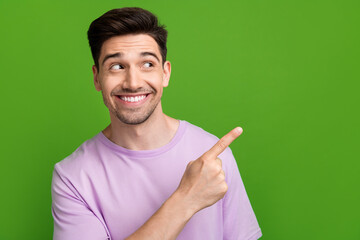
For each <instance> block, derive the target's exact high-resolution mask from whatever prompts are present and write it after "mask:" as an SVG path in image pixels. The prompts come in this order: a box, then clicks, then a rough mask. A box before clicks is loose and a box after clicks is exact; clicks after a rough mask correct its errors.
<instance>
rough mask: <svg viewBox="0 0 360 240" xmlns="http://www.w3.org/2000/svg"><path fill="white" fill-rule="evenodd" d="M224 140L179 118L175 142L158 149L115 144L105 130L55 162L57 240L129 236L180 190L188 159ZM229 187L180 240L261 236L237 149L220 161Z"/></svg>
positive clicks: (224, 154)
mask: <svg viewBox="0 0 360 240" xmlns="http://www.w3.org/2000/svg"><path fill="white" fill-rule="evenodd" d="M217 141H218V138H217V137H215V136H214V135H211V134H209V133H207V132H205V131H204V130H202V129H201V128H199V127H197V126H194V125H192V124H190V123H188V122H186V121H180V125H179V128H178V130H177V132H176V134H175V136H174V137H173V139H172V140H171V141H170V142H169V143H168V144H166V145H165V146H162V147H160V148H157V149H154V150H143V151H134V150H129V149H126V148H123V147H120V146H118V145H116V144H115V143H113V142H111V141H110V140H109V139H108V138H106V137H105V136H104V134H103V133H102V132H100V133H99V134H97V135H96V136H95V137H93V138H92V139H90V140H88V141H86V142H84V143H83V144H82V145H81V146H80V147H79V148H78V149H76V151H75V152H74V153H72V154H71V155H70V156H68V157H67V158H65V159H64V160H62V161H61V162H59V163H57V164H56V165H55V169H54V173H53V180H52V214H53V217H54V239H56V240H70V239H87V240H92V239H94V240H95V239H99V240H100V239H103V240H105V239H112V240H117V239H124V238H126V237H128V236H129V235H131V234H132V233H133V232H135V231H136V230H137V229H138V228H140V227H141V226H142V225H143V224H144V223H145V222H146V221H147V220H148V219H149V218H150V217H151V216H152V215H153V214H154V213H155V212H156V211H157V210H158V209H159V208H160V207H161V205H162V204H163V203H164V201H165V200H166V199H168V198H169V197H170V195H171V194H172V193H173V192H174V191H175V190H176V189H177V187H178V186H179V183H180V180H181V178H182V176H183V174H184V171H185V169H186V166H187V164H188V162H189V161H191V160H196V159H197V158H198V157H200V156H201V155H202V154H203V153H204V152H206V151H207V150H209V149H210V148H211V147H212V146H213V145H214V144H215V143H216V142H217ZM219 158H220V159H222V162H223V165H222V166H223V169H224V172H225V176H226V183H227V184H228V187H229V188H228V191H227V193H226V194H225V196H224V198H223V199H221V200H219V201H218V202H216V203H215V204H214V205H212V206H210V207H207V208H204V209H202V210H201V211H199V212H197V213H196V214H195V215H194V216H193V217H192V218H191V219H190V221H189V222H188V223H187V224H186V225H185V227H184V229H183V230H182V232H181V233H180V234H179V236H178V238H177V239H179V240H192V239H196V240H199V239H200V240H201V239H207V240H211V239H214V240H215V239H216V240H219V239H230V240H238V239H246V240H248V239H251V240H252V239H258V238H260V236H261V230H260V228H259V225H258V223H257V220H256V217H255V214H254V212H253V210H252V207H251V205H250V202H249V199H248V197H247V194H246V191H245V188H244V185H243V182H242V180H241V177H240V174H239V171H238V167H237V164H236V161H235V159H234V157H233V155H232V152H231V150H230V148H227V149H226V150H225V151H224V152H223V153H222V154H221V155H220V156H219Z"/></svg>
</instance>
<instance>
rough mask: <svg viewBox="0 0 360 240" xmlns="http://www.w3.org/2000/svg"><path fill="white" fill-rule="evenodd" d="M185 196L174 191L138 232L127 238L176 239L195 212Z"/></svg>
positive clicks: (127, 239) (130, 239) (131, 239)
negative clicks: (185, 199) (188, 205)
mask: <svg viewBox="0 0 360 240" xmlns="http://www.w3.org/2000/svg"><path fill="white" fill-rule="evenodd" d="M183 199H184V198H183V196H182V195H181V194H180V193H179V192H176V191H175V192H174V193H173V194H172V195H171V196H170V197H169V198H168V199H167V200H166V201H165V202H164V204H163V205H162V206H161V207H160V208H159V209H158V210H157V211H156V212H155V213H154V215H152V216H151V218H149V220H147V221H146V222H145V223H144V225H143V226H141V227H140V228H139V229H138V230H137V231H136V232H134V233H133V234H132V235H130V236H129V237H128V238H126V240H135V239H148V240H151V239H176V237H177V236H178V235H179V234H180V232H181V231H182V229H183V228H184V227H185V225H186V223H187V222H188V221H189V220H190V218H191V217H192V216H193V215H194V214H195V213H194V211H192V210H191V209H190V208H189V207H187V206H186V205H185V204H184V201H183Z"/></svg>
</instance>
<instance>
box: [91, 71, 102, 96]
mask: <svg viewBox="0 0 360 240" xmlns="http://www.w3.org/2000/svg"><path fill="white" fill-rule="evenodd" d="M92 72H93V75H94V85H95V89H96V91H101V85H100V81H99V78H98V74H99V72H98V70H97V68H96V66H95V65H93V66H92Z"/></svg>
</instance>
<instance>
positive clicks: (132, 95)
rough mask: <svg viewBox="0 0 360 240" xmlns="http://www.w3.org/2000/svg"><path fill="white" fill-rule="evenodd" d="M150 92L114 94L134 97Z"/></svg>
mask: <svg viewBox="0 0 360 240" xmlns="http://www.w3.org/2000/svg"><path fill="white" fill-rule="evenodd" d="M148 94H150V93H125V94H116V96H121V97H136V96H143V95H148Z"/></svg>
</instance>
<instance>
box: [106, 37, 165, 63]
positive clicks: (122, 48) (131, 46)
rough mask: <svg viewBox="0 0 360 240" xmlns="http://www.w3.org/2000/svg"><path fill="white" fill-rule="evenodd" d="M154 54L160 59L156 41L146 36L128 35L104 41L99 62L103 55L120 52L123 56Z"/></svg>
mask: <svg viewBox="0 0 360 240" xmlns="http://www.w3.org/2000/svg"><path fill="white" fill-rule="evenodd" d="M147 51H148V52H149V51H150V52H154V53H155V54H156V55H158V56H159V57H160V50H159V47H158V44H157V43H156V41H155V40H154V39H153V38H152V37H151V36H149V35H147V34H131V35H130V34H129V35H123V36H115V37H112V38H109V39H108V40H106V41H105V42H104V43H103V45H102V47H101V51H100V56H99V60H101V59H103V58H104V56H105V55H107V54H112V53H117V52H121V53H123V54H125V55H126V54H131V53H140V52H147Z"/></svg>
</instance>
